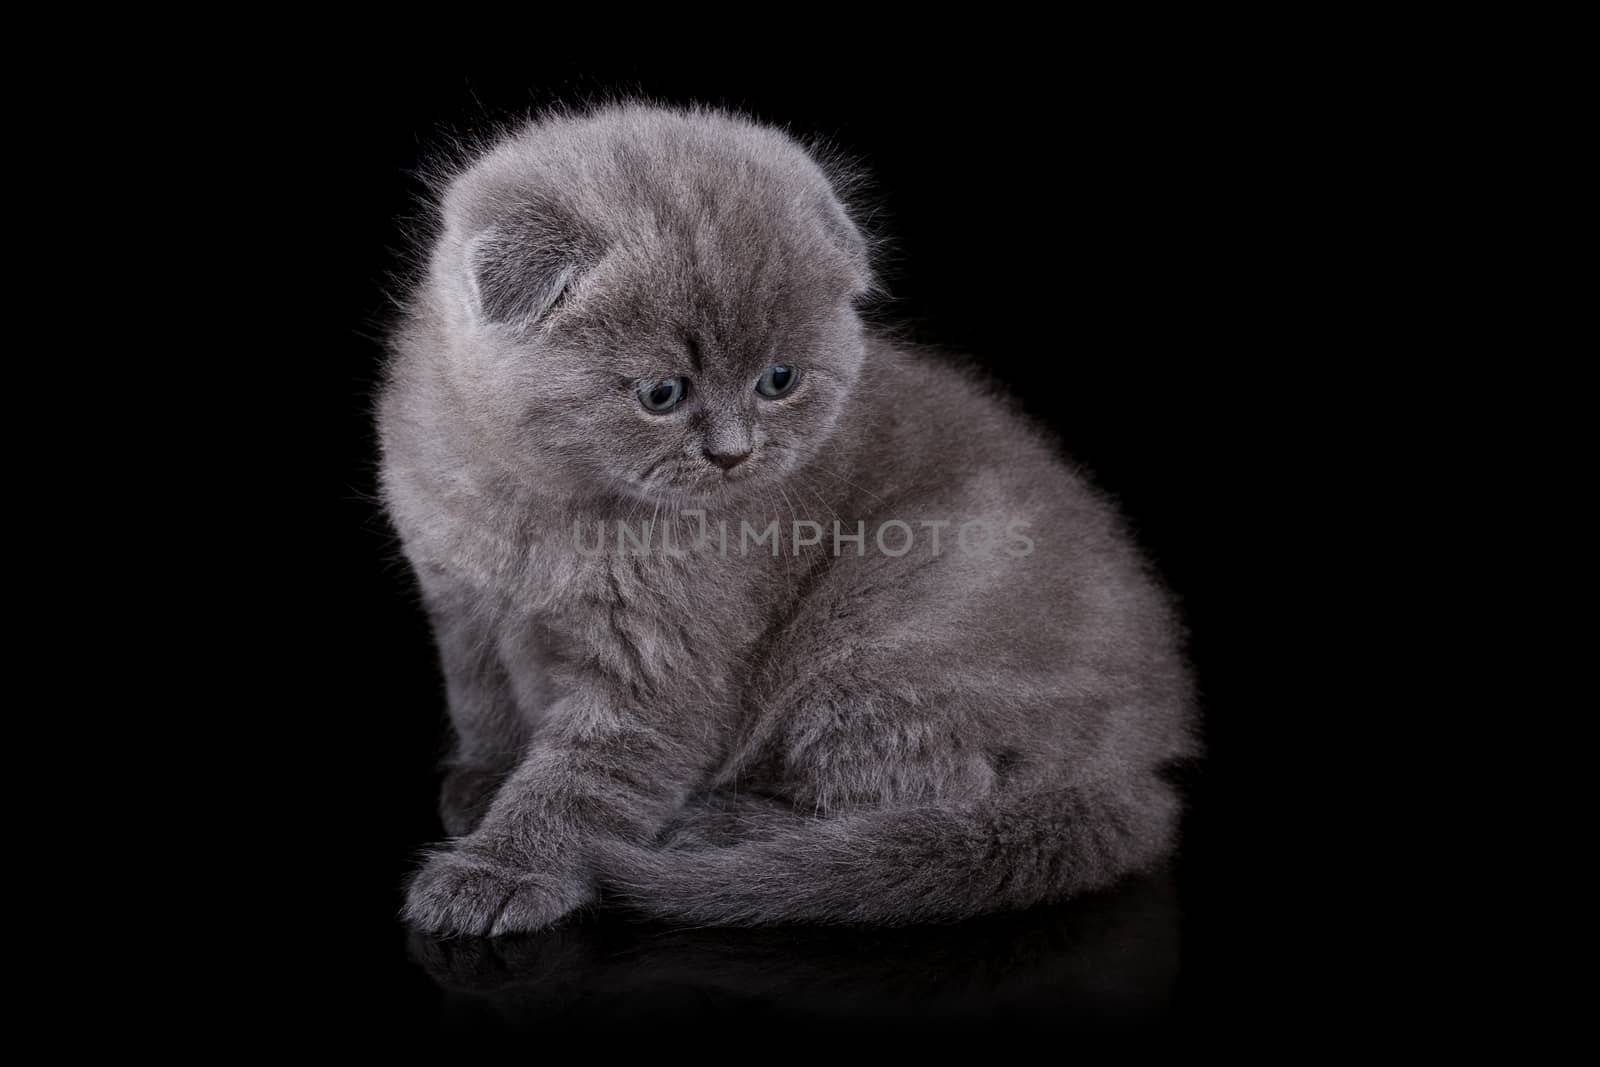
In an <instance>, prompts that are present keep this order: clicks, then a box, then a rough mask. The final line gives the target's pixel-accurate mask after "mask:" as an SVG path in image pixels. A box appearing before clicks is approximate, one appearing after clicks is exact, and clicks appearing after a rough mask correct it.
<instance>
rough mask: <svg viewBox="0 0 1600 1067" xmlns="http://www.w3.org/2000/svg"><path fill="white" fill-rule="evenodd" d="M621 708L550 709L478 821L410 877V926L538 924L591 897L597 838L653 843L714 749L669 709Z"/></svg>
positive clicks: (485, 931) (588, 703)
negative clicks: (683, 729)
mask: <svg viewBox="0 0 1600 1067" xmlns="http://www.w3.org/2000/svg"><path fill="white" fill-rule="evenodd" d="M619 706H623V705H620V704H617V703H612V702H608V701H606V700H603V699H598V698H596V697H594V696H593V695H589V694H574V695H573V696H570V697H568V698H566V699H564V700H562V701H561V702H560V703H559V704H557V705H556V706H555V707H553V708H552V709H551V710H550V714H549V717H548V722H547V723H546V726H545V727H544V728H542V729H541V730H540V731H539V732H538V734H537V735H536V736H535V738H534V740H533V741H532V742H531V743H530V745H529V746H528V751H527V755H526V757H525V758H524V759H523V761H522V763H521V764H520V765H519V766H518V767H517V769H516V770H515V771H514V772H512V774H511V775H510V777H508V778H507V779H506V781H505V783H504V785H502V786H501V788H500V791H499V792H498V793H497V794H496V795H495V798H494V801H493V803H492V804H491V805H490V807H489V810H488V812H487V814H486V815H485V816H484V819H483V821H482V823H481V824H480V825H479V826H478V827H477V829H475V830H474V831H473V832H472V833H471V834H469V835H467V836H466V837H464V838H462V839H460V840H459V841H457V842H454V844H453V847H451V848H448V849H444V850H440V851H437V852H435V853H434V854H433V855H432V856H430V857H429V858H428V860H427V862H426V863H425V864H424V866H423V869H422V870H421V871H420V872H419V873H418V874H417V876H416V877H415V878H414V879H413V880H412V882H411V885H410V887H409V889H408V891H407V899H406V907H405V916H406V918H407V920H408V921H410V922H411V923H412V924H414V925H416V926H417V927H419V928H421V929H423V930H426V931H429V932H432V933H439V934H476V935H491V936H492V935H497V934H506V933H522V932H526V931H530V930H536V929H539V928H540V927H543V926H546V925H548V924H549V923H551V922H554V921H555V920H556V919H559V918H560V917H561V916H563V915H565V914H566V913H567V912H569V911H572V910H573V909H575V908H578V907H582V906H583V905H585V904H587V903H589V902H591V901H592V900H593V899H594V893H595V874H594V871H593V869H592V867H591V862H590V861H591V859H592V855H593V848H592V843H593V842H594V841H596V840H597V839H598V838H601V837H606V836H617V837H622V838H625V839H628V840H632V841H638V842H641V843H643V842H649V841H652V840H654V839H655V838H656V836H657V835H658V834H659V833H660V831H661V830H662V828H663V827H664V826H666V824H667V823H668V821H669V820H670V819H671V818H672V816H673V814H674V813H675V812H676V811H677V810H678V809H679V808H681V807H682V805H683V803H684V801H685V799H686V798H687V797H688V796H689V794H690V791H691V789H692V788H693V786H694V785H695V784H696V783H697V782H698V781H700V780H702V779H703V777H704V775H705V773H706V768H707V765H708V763H709V762H710V761H711V760H714V759H715V758H716V754H715V752H714V751H708V748H709V747H710V746H707V745H706V744H705V743H704V739H703V738H701V739H694V740H692V739H689V738H686V737H683V736H678V735H676V734H675V732H674V730H673V729H672V725H673V724H672V722H671V718H670V717H668V716H659V717H654V718H652V717H651V716H650V715H649V714H647V713H645V712H643V711H640V710H637V709H630V710H629V711H628V712H626V713H621V712H617V711H613V710H612V709H613V708H615V707H619Z"/></svg>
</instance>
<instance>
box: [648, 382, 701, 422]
mask: <svg viewBox="0 0 1600 1067" xmlns="http://www.w3.org/2000/svg"><path fill="white" fill-rule="evenodd" d="M688 393H689V379H687V378H663V379H661V380H660V381H659V382H642V383H640V385H639V403H641V404H643V405H644V409H645V410H646V411H653V412H655V413H656V414H657V415H664V414H666V413H667V412H669V411H671V410H672V409H673V408H675V407H677V406H678V405H679V404H680V403H682V402H683V398H684V397H685V396H687V395H688Z"/></svg>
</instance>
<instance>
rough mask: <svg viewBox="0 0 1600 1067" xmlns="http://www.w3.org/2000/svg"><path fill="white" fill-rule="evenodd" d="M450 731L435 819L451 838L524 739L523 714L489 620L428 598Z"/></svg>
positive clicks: (478, 809)
mask: <svg viewBox="0 0 1600 1067" xmlns="http://www.w3.org/2000/svg"><path fill="white" fill-rule="evenodd" d="M430 600H431V602H430V604H429V609H430V610H429V614H430V616H431V618H432V620H433V632H434V641H435V643H436V645H437V646H438V649H439V659H440V665H441V667H442V668H443V670H444V678H445V693H446V699H447V702H448V705H449V712H450V725H451V727H452V732H453V734H454V738H453V743H452V745H451V754H450V757H449V759H447V760H446V762H445V775H444V782H443V784H442V785H441V786H440V790H439V818H440V821H441V822H443V824H444V829H445V833H447V834H449V835H451V836H453V837H456V836H462V835H465V834H468V833H470V832H471V831H472V829H473V828H474V827H475V826H477V825H478V822H479V821H480V820H481V819H482V818H483V816H484V813H485V812H487V811H488V810H489V804H490V802H491V801H492V800H493V799H494V795H495V793H496V792H497V791H498V790H499V788H500V784H501V783H502V782H503V781H504V780H505V778H506V776H507V775H509V774H510V773H511V771H512V770H513V769H515V767H516V765H517V761H518V759H519V757H520V756H521V754H522V752H523V750H524V749H525V748H526V746H527V737H528V730H527V725H526V716H525V715H524V714H523V713H522V712H521V711H520V710H519V708H518V705H517V701H516V696H515V693H514V691H513V689H512V685H511V680H510V677H509V675H508V672H507V670H506V667H505V664H504V662H503V661H502V657H501V654H500V651H499V649H497V648H496V645H495V639H494V635H493V631H492V628H491V626H490V625H489V624H488V623H486V622H484V621H483V620H481V619H480V618H479V617H478V616H476V615H475V614H474V613H473V612H472V611H471V610H470V609H469V608H466V607H462V606H457V605H455V604H452V603H451V602H450V601H449V600H448V599H446V598H443V597H434V598H430Z"/></svg>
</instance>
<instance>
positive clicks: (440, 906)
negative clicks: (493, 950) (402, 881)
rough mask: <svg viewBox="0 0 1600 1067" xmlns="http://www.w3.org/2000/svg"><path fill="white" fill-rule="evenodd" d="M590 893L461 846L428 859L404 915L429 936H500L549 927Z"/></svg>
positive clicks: (408, 893) (410, 889)
mask: <svg viewBox="0 0 1600 1067" xmlns="http://www.w3.org/2000/svg"><path fill="white" fill-rule="evenodd" d="M588 896H589V893H588V890H587V889H586V888H585V887H583V886H580V885H577V884H573V883H568V882H564V881H561V880H558V879H555V878H547V877H545V876H543V875H541V874H535V873H531V872H529V871H523V870H515V869H513V868H511V867H508V866H506V865H505V864H503V863H500V862H499V861H496V860H494V859H491V858H489V857H487V856H483V855H481V854H477V853H474V852H472V851H470V850H467V849H459V850H456V851H453V852H436V853H434V854H433V855H432V856H431V857H429V859H428V861H427V863H426V864H424V865H423V868H422V870H420V871H418V872H417V874H416V876H415V877H414V878H412V880H411V884H410V886H409V887H407V889H406V906H405V910H404V912H403V916H404V918H405V920H406V921H407V922H408V923H410V924H411V925H412V926H414V927H416V928H417V929H419V930H424V931H427V932H428V933H431V934H469V935H474V936H478V937H497V936H499V935H500V934H521V933H529V932H531V931H533V930H538V929H541V928H542V927H545V926H548V925H550V924H551V923H553V922H555V921H556V920H557V919H559V918H561V917H562V916H563V915H565V914H567V913H568V912H570V911H572V910H573V909H574V908H578V907H581V906H582V905H583V904H585V903H587V901H588Z"/></svg>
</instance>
